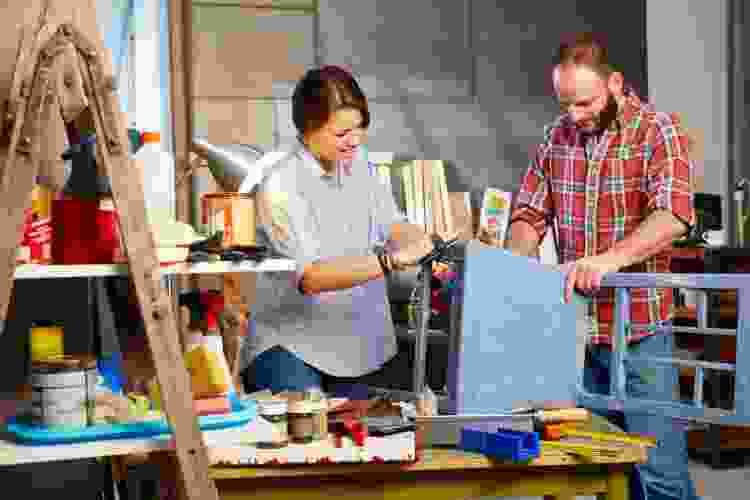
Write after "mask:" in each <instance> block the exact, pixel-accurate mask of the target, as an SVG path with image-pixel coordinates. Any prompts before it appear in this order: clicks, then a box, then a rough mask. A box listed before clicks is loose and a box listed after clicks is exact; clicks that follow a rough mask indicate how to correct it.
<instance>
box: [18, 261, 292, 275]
mask: <svg viewBox="0 0 750 500" xmlns="http://www.w3.org/2000/svg"><path fill="white" fill-rule="evenodd" d="M294 269H295V266H294V261H293V260H290V259H268V260H265V261H263V262H261V263H259V264H256V263H255V262H252V261H244V262H237V263H235V262H200V263H195V264H191V263H188V262H181V263H179V264H170V265H167V266H162V268H161V273H162V275H165V276H173V275H179V274H224V273H247V272H255V273H267V272H282V271H294ZM127 274H128V265H127V264H81V265H70V266H67V265H41V264H22V265H20V266H17V267H16V272H15V279H45V278H98V277H106V276H127Z"/></svg>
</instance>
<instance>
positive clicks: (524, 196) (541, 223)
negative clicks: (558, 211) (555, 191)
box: [510, 147, 551, 241]
mask: <svg viewBox="0 0 750 500" xmlns="http://www.w3.org/2000/svg"><path fill="white" fill-rule="evenodd" d="M544 158H545V155H544V154H543V148H542V147H540V148H539V149H538V151H537V152H536V154H535V156H534V158H533V159H532V160H531V163H530V164H529V168H528V169H527V170H526V175H524V177H523V182H521V188H520V190H519V191H518V194H517V195H516V199H515V202H514V204H513V212H512V213H511V218H510V224H513V223H514V222H516V221H524V222H526V223H527V224H529V225H531V226H532V227H533V228H534V229H535V230H536V232H537V233H538V234H539V241H542V240H543V239H544V236H545V235H546V233H547V219H546V215H547V214H549V211H550V210H551V202H550V193H549V189H548V185H549V183H548V182H547V177H546V176H547V172H546V171H545V169H544V163H545V159H544Z"/></svg>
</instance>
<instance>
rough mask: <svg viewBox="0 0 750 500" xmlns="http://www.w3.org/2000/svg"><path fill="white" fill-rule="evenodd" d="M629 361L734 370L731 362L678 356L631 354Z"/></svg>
mask: <svg viewBox="0 0 750 500" xmlns="http://www.w3.org/2000/svg"><path fill="white" fill-rule="evenodd" d="M628 359H630V360H631V361H648V362H650V363H656V364H660V365H674V366H683V367H688V368H705V369H708V370H722V371H727V372H733V371H735V365H733V364H732V363H713V362H711V361H696V360H693V359H679V358H659V357H655V356H632V357H630V358H628Z"/></svg>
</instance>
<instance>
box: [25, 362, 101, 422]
mask: <svg viewBox="0 0 750 500" xmlns="http://www.w3.org/2000/svg"><path fill="white" fill-rule="evenodd" d="M97 378H98V373H97V370H96V360H95V359H94V358H93V357H90V356H60V357H57V358H50V359H46V360H44V361H40V362H37V363H34V364H32V367H31V390H32V419H33V421H34V422H35V423H37V424H39V425H41V426H44V427H49V428H64V429H76V428H82V427H86V426H87V425H88V424H89V423H90V422H92V421H93V416H94V396H95V391H96V382H97Z"/></svg>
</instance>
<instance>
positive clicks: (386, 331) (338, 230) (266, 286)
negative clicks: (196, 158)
mask: <svg viewBox="0 0 750 500" xmlns="http://www.w3.org/2000/svg"><path fill="white" fill-rule="evenodd" d="M292 119H293V121H294V125H295V127H296V128H297V131H298V132H299V137H298V143H296V144H295V145H294V146H293V147H292V148H289V150H288V153H287V154H284V155H282V157H281V160H279V161H278V162H277V163H276V164H275V165H273V166H272V167H271V168H270V169H269V170H268V171H267V173H266V176H265V179H264V180H263V181H262V182H261V185H260V186H259V189H258V198H257V200H258V239H259V241H260V242H263V243H266V244H268V245H270V246H271V247H272V248H273V249H274V250H275V251H276V252H277V253H279V254H281V255H283V256H285V257H288V258H291V259H294V260H295V261H296V263H297V269H296V272H295V273H291V276H289V275H288V273H275V274H261V275H259V276H258V291H257V294H256V297H257V298H256V300H257V302H256V303H255V304H254V305H253V311H254V312H253V321H251V325H250V329H249V330H250V331H249V335H248V336H247V340H246V341H245V345H244V347H243V356H242V358H243V359H242V361H243V364H242V366H246V368H245V369H244V370H243V373H242V375H243V381H244V384H245V389H246V391H247V392H254V391H257V390H262V389H270V390H271V391H272V392H274V393H276V392H281V391H284V390H288V391H302V390H305V389H307V388H310V387H317V388H321V389H324V390H327V389H328V388H330V387H331V384H333V383H335V382H337V381H341V380H344V379H345V380H347V381H351V380H352V378H354V377H360V376H362V375H365V374H368V373H371V372H374V371H376V370H378V369H380V368H381V367H382V366H383V364H384V363H386V362H387V361H388V360H389V359H391V358H392V357H393V356H394V355H395V354H396V339H395V335H394V330H393V323H392V320H391V314H390V307H389V304H388V298H387V295H386V284H385V279H384V274H386V273H387V272H389V271H390V270H391V269H402V268H404V267H407V266H413V265H415V264H416V262H417V261H418V260H419V259H420V258H421V257H423V256H424V255H426V254H428V253H429V252H430V251H431V250H432V241H431V239H430V238H429V237H428V236H427V235H426V234H425V233H424V231H423V230H420V229H419V228H418V227H416V226H410V225H408V224H405V218H404V217H403V216H402V215H401V214H400V213H399V212H398V210H397V208H396V205H395V203H394V200H393V195H392V192H391V190H390V187H389V186H386V185H384V184H383V183H381V181H380V180H379V178H378V176H377V175H375V174H374V170H373V167H372V165H369V164H368V163H367V161H366V160H364V159H362V157H361V155H359V154H358V153H359V147H360V145H362V143H363V140H364V138H365V132H366V130H367V128H368V126H369V124H370V114H369V111H368V107H367V100H366V98H365V96H364V94H363V93H362V91H361V89H360V87H359V85H358V84H357V82H356V81H355V80H354V78H353V77H352V76H351V75H350V74H349V73H348V72H346V71H344V70H342V69H340V68H337V67H331V66H328V67H324V68H321V69H314V70H311V71H309V72H308V73H307V74H306V75H305V76H304V77H303V78H302V80H301V81H300V82H299V83H298V84H297V87H296V89H295V91H294V95H293V98H292ZM379 241H380V242H387V244H386V245H385V248H386V249H388V250H386V251H385V252H376V250H374V246H375V244H376V243H378V242H379ZM376 253H377V254H378V255H376ZM285 274H287V275H286V276H285ZM341 377H343V378H344V379H341Z"/></svg>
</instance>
